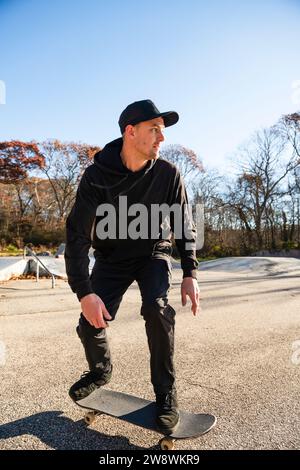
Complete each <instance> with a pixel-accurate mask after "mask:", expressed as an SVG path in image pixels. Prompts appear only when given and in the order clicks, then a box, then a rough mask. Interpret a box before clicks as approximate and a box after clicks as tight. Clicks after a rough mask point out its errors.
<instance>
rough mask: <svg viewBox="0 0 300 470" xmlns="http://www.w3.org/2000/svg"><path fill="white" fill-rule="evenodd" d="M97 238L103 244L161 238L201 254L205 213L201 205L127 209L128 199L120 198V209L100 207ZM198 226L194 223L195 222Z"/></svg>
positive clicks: (108, 206)
mask: <svg viewBox="0 0 300 470" xmlns="http://www.w3.org/2000/svg"><path fill="white" fill-rule="evenodd" d="M96 216H97V218H98V219H100V220H98V221H97V224H96V235H97V237H98V239H100V240H106V239H110V240H115V239H120V240H126V239H131V240H137V239H143V240H147V239H152V240H157V239H159V238H162V239H168V238H170V236H171V234H174V237H175V239H177V240H182V239H184V240H185V249H186V250H193V249H196V250H199V249H201V248H202V247H203V243H204V209H203V205H202V204H196V206H195V207H192V206H191V205H190V204H185V205H183V206H181V205H180V204H172V205H171V206H169V205H168V204H166V203H164V204H151V205H150V207H149V206H146V205H145V204H141V203H137V204H131V205H128V201H127V196H120V197H119V205H118V207H116V206H114V205H113V204H109V203H105V204H100V205H99V206H98V208H97V212H96ZM193 219H195V220H196V223H194V220H193Z"/></svg>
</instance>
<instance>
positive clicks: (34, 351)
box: [0, 258, 300, 450]
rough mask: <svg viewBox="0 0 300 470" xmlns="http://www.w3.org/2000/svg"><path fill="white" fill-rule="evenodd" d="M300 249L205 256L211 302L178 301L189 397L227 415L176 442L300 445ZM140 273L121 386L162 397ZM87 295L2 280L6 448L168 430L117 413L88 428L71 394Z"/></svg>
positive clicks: (78, 445) (113, 331)
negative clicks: (296, 252)
mask: <svg viewBox="0 0 300 470" xmlns="http://www.w3.org/2000/svg"><path fill="white" fill-rule="evenodd" d="M299 279H300V261H299V260H291V259H290V260H288V259H286V258H283V259H274V258H272V259H271V258H253V259H248V261H247V259H245V258H244V259H243V260H242V261H241V259H236V260H234V259H228V260H227V261H226V260H222V262H220V261H216V262H213V261H212V262H209V263H203V265H201V272H200V273H199V285H200V288H201V297H202V300H201V305H202V312H201V314H200V315H199V316H198V317H196V318H195V317H193V316H192V314H191V312H190V309H189V307H188V306H186V307H184V308H183V307H182V306H181V305H180V281H181V271H180V270H179V269H178V268H175V269H174V273H173V286H172V289H171V292H170V303H171V305H173V306H174V307H175V308H176V309H177V322H176V357H175V359H176V366H177V387H178V395H179V402H180V407H181V408H183V409H186V410H189V411H193V412H208V413H213V414H215V415H216V416H217V417H218V423H217V425H216V427H215V428H214V429H213V430H212V431H211V432H210V433H208V434H206V435H205V436H202V437H201V438H198V439H191V440H183V441H178V442H177V443H176V448H177V449H182V450H188V449H198V450H200V449H299V448H300V400H299V396H300V314H299V312H300V301H299V299H300V284H299ZM139 309H140V296H139V291H138V288H137V286H136V285H135V284H133V285H132V287H131V288H130V289H129V290H128V292H127V294H126V295H125V297H124V300H123V303H122V305H121V308H120V310H119V312H118V315H117V320H116V321H115V322H113V323H111V325H110V328H109V331H108V334H109V337H110V341H111V349H112V354H113V359H114V377H113V380H112V382H111V384H110V388H112V389H114V390H120V391H124V392H127V393H132V394H135V395H139V396H141V397H144V398H149V399H151V398H153V394H152V387H151V385H150V379H149V376H150V373H149V365H148V359H149V356H148V349H147V343H146V336H145V331H144V321H143V319H142V317H141V316H140V315H139ZM78 314H79V303H78V301H77V299H76V297H75V296H74V294H72V292H71V291H70V289H69V287H68V284H67V283H66V281H62V280H61V281H58V282H57V287H56V288H55V289H54V290H53V289H51V280H50V279H43V280H41V281H40V282H39V283H36V282H35V281H34V280H14V281H8V282H3V283H1V284H0V449H97V450H110V449H149V448H150V449H158V447H157V442H158V440H159V435H158V434H156V433H155V432H151V431H147V430H144V429H141V428H137V427H135V426H133V425H130V424H127V423H125V422H122V421H119V420H117V419H113V418H110V417H108V416H101V417H99V418H98V419H97V420H96V421H95V423H94V424H93V425H92V426H91V427H89V428H87V427H86V426H85V424H84V422H83V419H82V417H83V411H82V410H81V409H80V408H78V407H76V405H75V404H73V403H72V402H71V400H70V399H69V397H68V389H69V387H70V385H71V384H72V383H73V382H74V381H75V380H77V379H78V377H79V376H80V374H81V373H82V371H83V370H85V369H86V363H85V358H84V354H83V350H82V347H81V344H80V341H79V339H78V338H77V336H76V333H75V327H76V324H77V318H78Z"/></svg>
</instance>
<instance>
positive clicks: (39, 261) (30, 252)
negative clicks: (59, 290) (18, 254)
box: [23, 245, 55, 289]
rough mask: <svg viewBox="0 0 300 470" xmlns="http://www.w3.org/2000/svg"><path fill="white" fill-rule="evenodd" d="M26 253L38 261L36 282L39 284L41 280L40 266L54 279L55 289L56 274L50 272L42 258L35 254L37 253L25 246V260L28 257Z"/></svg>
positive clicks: (53, 285)
mask: <svg viewBox="0 0 300 470" xmlns="http://www.w3.org/2000/svg"><path fill="white" fill-rule="evenodd" d="M26 253H28V254H29V256H32V257H33V258H34V259H35V260H36V261H37V263H36V282H38V280H39V276H40V265H41V266H42V267H43V268H44V269H45V271H46V272H47V273H48V274H50V276H51V279H52V289H54V287H55V276H54V274H53V273H52V272H51V271H49V269H48V268H47V266H45V265H44V263H43V262H42V261H41V260H40V258H39V257H38V256H37V255H36V254H35V252H34V251H33V250H32V249H31V248H29V246H27V245H25V246H24V251H23V258H25V257H26Z"/></svg>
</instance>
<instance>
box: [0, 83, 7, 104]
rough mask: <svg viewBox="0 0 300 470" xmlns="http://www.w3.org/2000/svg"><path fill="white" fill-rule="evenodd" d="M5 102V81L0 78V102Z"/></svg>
mask: <svg viewBox="0 0 300 470" xmlns="http://www.w3.org/2000/svg"><path fill="white" fill-rule="evenodd" d="M5 103H6V88H5V82H4V81H3V80H0V104H5Z"/></svg>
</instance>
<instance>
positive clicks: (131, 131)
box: [124, 124, 135, 138]
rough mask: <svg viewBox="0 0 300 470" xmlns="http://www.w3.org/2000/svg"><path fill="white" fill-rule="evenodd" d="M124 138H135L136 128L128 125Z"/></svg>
mask: <svg viewBox="0 0 300 470" xmlns="http://www.w3.org/2000/svg"><path fill="white" fill-rule="evenodd" d="M124 136H125V137H129V138H132V137H135V127H134V126H132V125H131V124H128V125H127V126H126V128H125V131H124Z"/></svg>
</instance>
